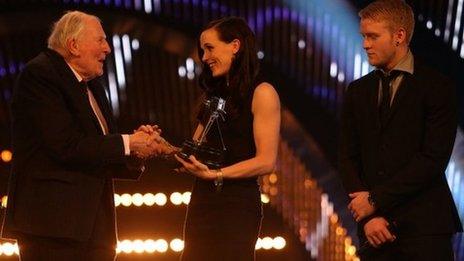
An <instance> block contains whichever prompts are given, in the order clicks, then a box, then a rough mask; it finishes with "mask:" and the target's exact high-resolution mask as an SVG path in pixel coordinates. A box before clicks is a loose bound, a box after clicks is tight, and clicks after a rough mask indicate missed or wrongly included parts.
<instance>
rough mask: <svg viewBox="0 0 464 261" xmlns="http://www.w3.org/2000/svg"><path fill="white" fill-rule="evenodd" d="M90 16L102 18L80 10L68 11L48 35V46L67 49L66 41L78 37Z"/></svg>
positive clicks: (57, 49) (56, 49) (54, 48)
mask: <svg viewBox="0 0 464 261" xmlns="http://www.w3.org/2000/svg"><path fill="white" fill-rule="evenodd" d="M88 18H94V19H96V20H98V21H99V22H101V21H100V19H99V18H98V17H96V16H93V15H89V14H86V13H84V12H80V11H67V12H66V13H65V14H64V15H63V16H62V17H61V18H60V19H59V20H58V21H57V22H55V24H54V25H53V28H52V32H51V34H50V36H49V37H48V48H50V49H53V50H55V51H64V50H67V47H66V41H68V40H69V39H78V38H79V37H80V34H81V32H82V30H83V29H84V26H85V22H84V21H85V20H86V19H88Z"/></svg>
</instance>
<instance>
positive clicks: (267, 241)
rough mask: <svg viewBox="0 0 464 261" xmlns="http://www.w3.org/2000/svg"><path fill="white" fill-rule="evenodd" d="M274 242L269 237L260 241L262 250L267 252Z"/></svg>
mask: <svg viewBox="0 0 464 261" xmlns="http://www.w3.org/2000/svg"><path fill="white" fill-rule="evenodd" d="M273 243H274V241H273V240H272V238H270V237H265V238H263V239H262V240H261V245H262V247H263V249H266V250H269V249H271V248H272V245H273Z"/></svg>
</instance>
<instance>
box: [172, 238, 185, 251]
mask: <svg viewBox="0 0 464 261" xmlns="http://www.w3.org/2000/svg"><path fill="white" fill-rule="evenodd" d="M169 246H170V247H171V249H172V250H173V251H174V252H180V251H182V250H183V249H184V241H182V240H180V239H178V238H175V239H173V240H172V241H171V243H170V244H169Z"/></svg>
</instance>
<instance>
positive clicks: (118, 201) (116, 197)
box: [114, 194, 121, 207]
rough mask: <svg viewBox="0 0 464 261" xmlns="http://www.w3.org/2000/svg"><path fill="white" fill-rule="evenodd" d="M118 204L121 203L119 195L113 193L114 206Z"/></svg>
mask: <svg viewBox="0 0 464 261" xmlns="http://www.w3.org/2000/svg"><path fill="white" fill-rule="evenodd" d="M119 205H121V196H119V194H114V206H115V207H119Z"/></svg>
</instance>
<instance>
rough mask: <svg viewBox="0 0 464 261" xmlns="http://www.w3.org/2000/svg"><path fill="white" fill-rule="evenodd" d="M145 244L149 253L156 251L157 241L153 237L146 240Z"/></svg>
mask: <svg viewBox="0 0 464 261" xmlns="http://www.w3.org/2000/svg"><path fill="white" fill-rule="evenodd" d="M143 245H144V248H145V252H147V253H154V252H155V251H156V242H155V240H153V239H148V240H145V242H144V243H143Z"/></svg>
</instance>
